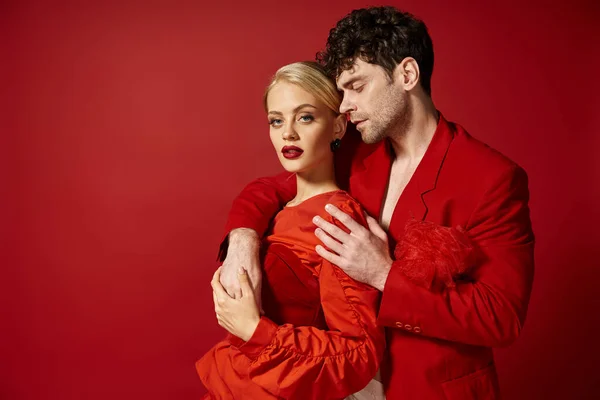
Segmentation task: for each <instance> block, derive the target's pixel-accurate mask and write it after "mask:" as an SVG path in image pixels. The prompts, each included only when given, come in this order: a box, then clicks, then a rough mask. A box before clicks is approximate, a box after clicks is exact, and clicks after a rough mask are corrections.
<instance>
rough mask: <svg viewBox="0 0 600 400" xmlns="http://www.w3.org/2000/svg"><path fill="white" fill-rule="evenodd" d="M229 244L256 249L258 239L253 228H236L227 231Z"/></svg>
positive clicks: (258, 243)
mask: <svg viewBox="0 0 600 400" xmlns="http://www.w3.org/2000/svg"><path fill="white" fill-rule="evenodd" d="M229 246H230V247H232V246H233V247H238V248H246V249H248V250H254V251H258V249H259V247H260V241H259V238H258V234H257V233H256V231H255V230H254V229H250V228H237V229H234V230H232V231H231V232H229Z"/></svg>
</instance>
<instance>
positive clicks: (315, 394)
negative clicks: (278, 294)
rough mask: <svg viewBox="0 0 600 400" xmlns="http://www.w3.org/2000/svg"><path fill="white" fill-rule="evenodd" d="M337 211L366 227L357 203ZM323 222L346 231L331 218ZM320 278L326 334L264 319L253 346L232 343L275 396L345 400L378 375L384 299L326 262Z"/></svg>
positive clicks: (259, 381) (254, 376)
mask: <svg viewBox="0 0 600 400" xmlns="http://www.w3.org/2000/svg"><path fill="white" fill-rule="evenodd" d="M336 206H338V208H340V209H342V211H345V212H346V213H348V214H349V215H351V216H352V217H353V218H354V219H355V220H357V221H359V222H360V223H362V224H364V225H366V221H365V219H364V215H363V213H362V210H361V209H360V206H359V205H358V204H357V203H355V202H354V201H350V200H348V201H346V202H344V203H341V204H336ZM323 217H324V218H327V219H328V220H329V221H331V222H333V223H336V225H338V226H339V227H340V228H342V229H345V228H344V227H343V226H342V225H341V224H340V223H339V222H337V221H334V220H333V218H331V217H327V216H325V215H323ZM318 273H319V286H320V299H321V305H322V309H323V313H324V316H325V320H326V323H327V327H328V330H320V329H317V328H314V327H309V326H292V325H289V324H286V325H277V324H275V323H274V322H273V321H271V320H269V319H268V318H266V317H264V316H263V317H262V318H261V320H260V323H259V325H258V328H257V329H256V331H255V332H254V335H253V336H252V337H251V338H250V340H249V341H247V342H243V341H241V340H239V339H237V338H234V339H232V343H233V344H234V346H236V347H237V348H238V349H239V350H240V351H241V352H242V353H243V354H245V355H246V356H247V357H248V358H249V359H250V360H251V362H250V369H249V376H250V378H251V379H252V381H253V382H255V383H257V384H258V385H260V386H261V387H263V388H264V389H265V390H267V391H268V392H270V393H272V394H273V395H275V396H280V397H282V398H286V399H326V398H344V397H346V396H348V395H350V394H352V393H355V392H357V391H359V390H361V389H362V388H363V387H364V386H366V385H367V384H368V382H369V381H370V380H371V379H372V378H373V377H374V376H375V374H376V372H377V370H378V369H379V365H380V362H381V359H382V357H383V351H384V347H385V336H384V331H383V328H380V327H378V326H377V317H376V310H377V307H378V305H379V301H380V293H379V292H378V291H377V290H376V289H373V288H371V287H370V286H368V285H365V284H362V283H359V282H356V281H354V280H353V279H351V278H350V277H349V276H348V275H346V273H345V272H343V271H342V270H341V269H340V268H338V267H337V266H335V265H332V264H331V263H329V262H327V261H325V260H324V261H323V262H322V263H321V265H320V268H318Z"/></svg>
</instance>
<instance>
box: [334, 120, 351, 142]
mask: <svg viewBox="0 0 600 400" xmlns="http://www.w3.org/2000/svg"><path fill="white" fill-rule="evenodd" d="M347 123H348V118H347V117H346V114H340V115H338V116H337V117H335V120H334V121H333V138H334V139H341V138H343V137H344V135H345V134H346V126H347Z"/></svg>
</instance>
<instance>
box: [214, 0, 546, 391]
mask: <svg viewBox="0 0 600 400" xmlns="http://www.w3.org/2000/svg"><path fill="white" fill-rule="evenodd" d="M319 60H320V61H321V62H322V63H323V64H324V66H325V67H326V68H327V69H328V70H329V71H330V72H331V73H332V76H335V78H336V81H337V85H338V88H339V89H340V90H341V91H343V94H344V99H343V102H342V105H341V107H340V111H341V112H343V113H347V114H348V115H349V117H350V119H351V121H352V122H353V123H354V124H356V129H357V130H358V131H359V132H360V136H361V138H362V141H363V142H364V143H360V144H359V145H358V146H357V147H356V148H354V147H351V146H350V145H351V144H352V143H349V142H346V141H345V142H344V146H345V147H346V148H347V151H348V154H345V155H344V154H340V155H339V157H338V160H337V161H339V163H338V164H337V165H336V167H337V172H338V174H339V175H340V182H339V183H340V184H345V185H346V187H347V189H348V191H349V192H350V194H351V195H352V196H353V197H355V198H356V199H357V200H358V201H359V202H360V203H361V204H362V205H363V207H364V208H365V210H366V212H367V213H368V214H369V215H371V216H375V217H376V218H378V220H375V219H373V218H371V217H369V228H370V229H369V230H367V229H365V228H362V227H361V226H359V225H358V224H356V223H355V222H354V221H353V220H351V219H350V218H349V217H348V216H347V215H345V214H343V213H342V212H341V211H339V210H337V209H335V208H331V207H329V208H326V209H327V211H328V212H329V213H330V214H331V215H333V216H334V217H335V218H337V219H338V220H340V222H342V223H343V224H344V225H345V226H346V227H347V228H348V231H349V233H347V232H346V231H343V230H341V229H338V228H336V227H334V226H333V225H331V224H328V223H326V222H325V221H323V220H322V219H315V221H314V223H315V225H316V230H315V234H316V235H317V236H318V237H319V239H320V240H321V241H322V242H323V245H324V246H317V251H318V252H319V254H320V255H321V256H322V257H323V258H325V259H327V260H329V261H331V262H332V263H334V264H336V265H338V266H339V267H341V268H342V269H343V270H344V271H346V273H347V274H348V275H350V276H351V277H353V278H354V279H356V280H358V281H361V282H364V283H366V284H369V285H371V286H373V287H375V288H377V289H378V290H380V291H381V292H382V293H383V297H382V302H381V306H380V310H379V315H378V323H379V324H380V325H383V326H385V327H386V329H387V355H386V360H385V364H384V366H383V367H382V370H381V373H382V379H383V382H384V385H385V389H386V396H387V398H389V399H461V400H464V399H496V398H497V397H498V396H499V389H498V381H497V375H496V371H495V367H494V362H493V354H492V348H494V347H500V346H506V345H508V344H510V343H512V342H513V341H514V340H515V339H516V338H517V337H518V335H519V333H520V331H521V328H522V326H523V323H524V320H525V315H526V311H527V306H528V302H529V296H530V292H531V286H532V281H533V249H534V237H533V233H532V230H531V223H530V218H529V208H528V197H529V192H528V187H527V184H528V183H527V175H526V174H525V172H524V171H523V170H522V169H521V168H520V167H519V166H517V165H516V164H515V163H514V162H512V161H510V160H509V159H507V158H506V157H504V156H503V155H501V154H500V153H498V152H496V151H494V150H493V149H491V148H489V147H488V146H486V145H485V144H483V143H481V142H479V141H477V140H476V139H474V138H473V137H471V136H470V135H469V134H468V133H467V132H466V131H465V130H464V129H463V128H462V127H461V126H460V125H458V124H454V123H451V122H448V121H447V120H446V119H445V118H444V117H443V116H442V115H441V114H440V113H439V112H438V110H437V109H436V108H435V106H434V104H433V101H432V99H431V85H430V83H431V75H432V72H433V45H432V42H431V38H430V37H429V34H428V32H427V29H426V27H425V25H424V24H423V22H421V21H419V20H418V19H416V18H414V17H413V16H411V15H410V14H407V13H403V12H401V11H398V10H396V9H394V8H392V7H373V8H367V9H361V10H355V11H353V12H352V13H350V14H349V15H348V16H346V17H345V18H343V19H342V20H340V21H339V22H338V24H337V26H336V27H335V28H334V29H333V30H332V31H331V33H330V35H329V38H328V41H327V46H326V50H325V51H324V52H323V53H321V54H320V55H319ZM347 136H350V135H347ZM345 156H350V157H345ZM285 178H286V175H280V176H278V177H274V178H263V179H259V180H257V181H255V182H252V183H251V184H250V185H248V186H247V187H246V188H245V189H244V191H243V192H242V193H241V194H240V195H239V197H238V198H237V199H236V200H235V202H234V204H233V208H232V211H231V214H230V216H229V220H228V224H227V232H230V233H229V235H228V236H227V239H228V240H226V241H224V243H223V247H222V250H223V251H222V255H223V254H224V253H225V249H227V245H228V249H227V257H226V258H225V260H224V263H223V269H222V274H221V281H222V284H223V286H224V287H225V288H226V289H227V291H228V293H229V294H230V295H231V296H232V297H237V296H239V284H238V283H237V271H238V267H239V266H240V265H243V266H245V267H246V268H247V269H248V270H249V273H250V277H251V279H252V280H253V282H254V285H255V288H256V290H257V291H259V290H260V274H261V271H260V263H259V259H258V249H259V245H260V244H259V243H260V241H259V238H260V237H261V236H262V234H263V233H264V231H265V230H266V228H267V226H268V224H269V222H270V219H271V217H272V216H273V215H274V214H275V213H276V212H277V211H278V210H279V209H280V208H281V207H282V206H283V205H284V204H285V203H286V202H287V201H289V200H291V199H292V198H293V196H294V195H295V187H294V186H293V185H294V181H295V180H293V179H289V180H288V179H285ZM386 231H387V235H386ZM390 249H392V250H393V255H394V257H392V256H391V255H390Z"/></svg>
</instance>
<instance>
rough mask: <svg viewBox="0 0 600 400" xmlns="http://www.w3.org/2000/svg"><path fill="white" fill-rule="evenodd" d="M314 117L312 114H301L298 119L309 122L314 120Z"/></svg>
mask: <svg viewBox="0 0 600 400" xmlns="http://www.w3.org/2000/svg"><path fill="white" fill-rule="evenodd" d="M314 119H315V117H313V116H312V115H303V116H301V117H300V121H302V122H311V121H314Z"/></svg>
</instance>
